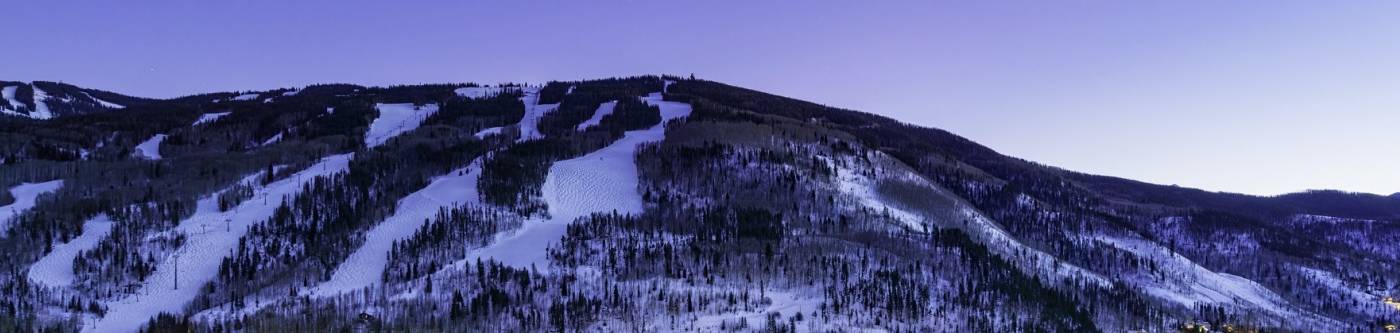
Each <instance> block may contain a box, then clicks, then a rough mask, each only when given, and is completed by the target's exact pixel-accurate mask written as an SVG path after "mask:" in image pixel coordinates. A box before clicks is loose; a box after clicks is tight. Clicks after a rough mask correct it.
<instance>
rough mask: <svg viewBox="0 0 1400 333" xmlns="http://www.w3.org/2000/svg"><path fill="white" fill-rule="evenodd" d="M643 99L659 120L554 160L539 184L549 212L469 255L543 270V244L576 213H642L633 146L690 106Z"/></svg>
mask: <svg viewBox="0 0 1400 333" xmlns="http://www.w3.org/2000/svg"><path fill="white" fill-rule="evenodd" d="M644 101H646V102H647V104H651V105H656V106H659V107H660V108H661V119H662V120H661V123H659V124H657V125H656V126H652V127H650V128H647V129H644V130H637V131H628V132H626V133H625V134H624V136H623V137H622V138H621V139H618V140H617V142H613V144H611V145H608V146H607V147H604V148H603V149H599V150H597V151H594V152H592V153H589V154H587V155H583V156H580V157H578V158H574V159H569V160H564V161H559V162H556V163H554V165H552V166H550V168H549V174H548V176H547V178H546V179H545V183H544V187H543V189H542V192H543V196H544V199H545V202H546V204H547V205H548V206H549V216H550V217H549V218H547V219H531V220H528V221H525V224H524V225H523V226H521V228H520V229H519V230H516V231H515V232H512V233H509V234H506V235H502V236H501V237H498V238H497V240H496V242H495V243H493V244H492V245H490V246H487V247H485V248H482V249H479V250H477V251H474V252H473V253H472V254H471V255H469V256H468V258H467V260H471V261H474V260H476V258H493V259H495V260H497V261H500V262H502V263H505V264H507V265H511V266H516V267H522V268H529V267H535V268H536V269H540V270H544V269H545V268H547V267H548V266H549V261H548V260H547V259H546V257H545V250H546V249H547V248H548V246H549V244H551V243H553V242H556V241H558V240H559V237H560V236H562V235H563V234H564V231H565V230H566V228H567V226H568V225H569V223H571V222H573V221H574V220H575V219H577V218H580V217H583V216H587V215H589V214H592V213H612V212H616V213H620V214H640V213H641V212H642V195H641V193H640V192H639V187H638V180H637V163H636V155H637V148H638V147H640V146H641V145H642V144H644V143H648V142H657V141H660V140H661V139H663V138H665V135H666V122H667V121H670V120H672V119H676V118H682V117H685V116H688V115H690V112H691V108H690V105H689V104H685V103H679V102H668V101H663V100H662V99H661V94H660V93H653V94H651V95H648V96H647V97H646V98H645V99H644Z"/></svg>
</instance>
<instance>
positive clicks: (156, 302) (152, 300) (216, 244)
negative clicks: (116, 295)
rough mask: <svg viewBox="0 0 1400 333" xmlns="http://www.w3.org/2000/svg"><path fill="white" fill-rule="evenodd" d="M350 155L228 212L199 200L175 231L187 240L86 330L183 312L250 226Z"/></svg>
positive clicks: (130, 326)
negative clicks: (182, 234)
mask: <svg viewBox="0 0 1400 333" xmlns="http://www.w3.org/2000/svg"><path fill="white" fill-rule="evenodd" d="M350 158H351V154H341V155H335V156H330V157H326V158H323V159H321V161H320V162H319V163H316V164H315V165H312V166H311V167H308V168H306V169H305V170H302V171H301V172H298V173H296V174H294V175H291V176H288V177H287V178H285V179H282V180H278V181H275V182H272V183H270V184H267V185H266V186H264V187H262V188H259V189H258V190H257V192H255V193H254V196H253V198H251V199H248V200H246V201H244V202H243V203H241V204H239V205H238V206H237V207H236V208H234V209H231V210H229V211H225V212H220V211H219V209H218V196H217V195H211V196H209V197H207V198H204V199H202V200H200V201H199V205H198V208H196V211H195V213H194V215H193V216H191V217H190V218H188V219H185V220H183V221H180V225H178V226H176V227H175V228H174V229H173V230H171V231H172V232H181V233H184V234H185V235H187V236H188V238H187V240H186V241H185V244H184V245H183V246H181V247H180V249H179V250H177V251H175V253H174V254H173V255H171V256H169V257H166V258H162V259H161V260H160V263H159V264H157V266H156V270H155V272H154V274H152V275H151V276H150V277H149V278H147V279H146V280H145V281H144V282H142V283H141V285H140V287H139V289H138V290H137V291H136V293H135V294H132V295H128V296H126V297H125V298H122V299H120V300H115V301H109V302H108V303H107V314H106V315H105V316H103V317H102V319H100V320H98V321H97V322H96V323H95V324H94V325H92V326H87V327H85V328H84V330H83V331H85V332H132V331H136V330H137V329H138V328H140V327H141V325H144V324H145V323H146V322H147V321H148V320H149V319H150V318H151V317H153V316H155V315H157V314H160V313H162V312H166V313H181V312H183V311H184V309H185V305H186V304H188V303H189V302H190V301H191V300H194V298H195V297H197V296H199V295H200V293H201V291H200V288H201V287H203V286H204V284H205V283H207V282H209V281H210V280H212V279H214V277H215V276H216V275H217V274H218V271H219V263H220V262H221V260H222V259H223V258H224V257H225V256H227V255H228V254H229V253H230V252H231V251H232V249H233V248H234V247H236V246H237V245H238V239H239V238H241V237H243V235H244V234H245V233H247V231H248V228H249V227H250V226H252V225H253V224H255V223H259V222H262V221H264V220H267V219H268V218H270V217H271V216H272V213H273V211H274V210H276V209H277V207H278V206H280V205H281V204H282V200H283V199H284V198H286V199H291V198H292V197H294V196H296V195H297V194H299V193H300V192H301V190H302V187H303V185H304V184H306V183H309V182H311V181H312V180H313V179H315V178H316V177H318V176H325V175H331V174H335V173H337V172H341V171H344V170H345V169H346V168H347V166H348V165H349V161H350ZM177 268H178V270H177ZM177 273H178V285H177V284H176V283H177V280H176V278H177ZM177 286H178V288H177Z"/></svg>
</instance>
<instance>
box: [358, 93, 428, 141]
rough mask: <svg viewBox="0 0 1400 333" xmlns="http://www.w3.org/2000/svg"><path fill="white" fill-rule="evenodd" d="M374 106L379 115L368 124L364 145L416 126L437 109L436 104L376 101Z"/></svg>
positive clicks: (387, 139) (390, 137) (385, 139)
mask: <svg viewBox="0 0 1400 333" xmlns="http://www.w3.org/2000/svg"><path fill="white" fill-rule="evenodd" d="M374 108H375V109H377V110H379V117H378V118H374V122H372V123H370V124H369V131H368V132H366V133H365V146H369V147H371V148H373V147H376V146H379V145H382V144H384V143H385V142H388V141H389V139H392V138H394V137H395V136H398V135H399V134H403V133H405V132H408V131H412V130H413V129H415V128H418V125H421V124H423V120H424V119H428V116H430V115H432V114H433V113H437V111H438V105H437V104H425V105H421V106H416V105H413V103H399V104H383V103H378V104H375V105H374Z"/></svg>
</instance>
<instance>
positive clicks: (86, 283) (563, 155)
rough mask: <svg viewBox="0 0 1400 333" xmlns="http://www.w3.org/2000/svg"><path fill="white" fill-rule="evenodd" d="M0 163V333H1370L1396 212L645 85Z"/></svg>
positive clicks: (292, 111)
mask: <svg viewBox="0 0 1400 333" xmlns="http://www.w3.org/2000/svg"><path fill="white" fill-rule="evenodd" d="M0 158H3V159H4V163H0V185H4V186H7V187H9V186H16V185H18V184H31V183H40V182H52V181H56V180H62V183H60V184H61V185H58V186H52V185H51V186H47V187H44V188H45V189H47V190H46V191H47V192H44V193H36V191H32V190H25V191H16V192H15V194H13V195H12V196H14V197H15V198H4V197H0V203H5V202H7V201H12V202H24V203H26V205H27V204H28V203H29V202H33V203H34V204H33V205H32V207H29V208H27V209H25V210H22V211H17V213H16V215H15V216H14V217H13V218H7V219H4V220H0V223H5V225H6V227H7V228H8V231H7V232H6V233H5V234H4V235H3V238H0V251H6V253H12V254H13V255H11V256H5V257H0V268H4V271H8V272H17V273H15V274H9V275H0V287H7V288H5V289H3V290H10V291H11V292H10V293H8V294H6V295H5V296H4V297H0V308H5V309H15V310H14V311H15V313H17V315H16V316H15V317H13V318H14V319H13V320H7V318H6V317H4V316H0V328H5V327H10V328H15V329H16V330H25V331H29V330H37V329H39V328H51V329H54V330H59V331H68V330H89V331H91V330H99V331H100V330H117V331H129V330H134V329H136V328H138V327H146V328H152V329H155V328H161V329H176V330H195V331H221V330H228V329H230V328H233V327H238V328H239V329H242V330H249V331H278V330H303V331H325V330H340V329H361V328H364V329H376V328H377V329H391V330H392V329H401V330H415V329H416V330H472V329H480V328H481V327H496V328H500V329H503V330H520V331H537V330H595V331H606V330H609V329H613V330H616V329H617V327H627V328H629V329H632V330H639V331H693V330H699V331H726V330H747V331H825V330H861V329H883V330H906V331H913V330H919V331H1008V330H1011V331H1016V330H1042V331H1129V330H1139V329H1140V330H1149V331H1168V330H1193V329H1196V328H1198V327H1200V326H1199V325H1202V324H1207V325H1211V326H1212V327H1223V325H1230V326H1231V327H1238V328H1247V329H1267V330H1282V331H1367V330H1372V331H1374V330H1381V329H1383V328H1384V327H1385V325H1386V324H1389V323H1393V322H1396V321H1397V320H1400V318H1397V311H1396V310H1395V309H1396V308H1395V305H1393V304H1392V303H1393V299H1394V297H1397V296H1398V295H1400V293H1398V291H1400V276H1397V275H1396V273H1395V272H1396V271H1397V270H1396V268H1397V267H1396V266H1397V265H1400V211H1397V207H1396V206H1397V205H1396V204H1395V203H1396V202H1400V201H1398V200H1400V196H1397V195H1392V196H1390V197H1384V196H1378V195H1370V194H1355V193H1345V192H1339V191H1311V192H1303V193H1297V194H1289V195H1281V196H1275V197H1258V196H1249V195H1243V194H1232V193H1219V192H1207V191H1203V190H1198V189H1190V188H1181V187H1175V186H1168V185H1155V184H1149V183H1143V182H1137V181H1133V180H1128V179H1123V178H1116V177H1109V176H1096V175H1089V174H1084V173H1078V172H1074V171H1070V170H1065V169H1061V168H1057V167H1052V166H1047V165H1043V164H1039V163H1036V162H1032V161H1027V160H1024V159H1020V158H1016V157H1011V156H1006V155H1003V154H1000V153H998V152H996V151H995V150H993V149H991V148H988V147H985V146H982V145H980V144H977V143H976V142H973V141H971V140H968V139H966V138H964V137H961V136H958V135H955V134H953V133H951V132H948V131H945V130H940V129H936V128H928V127H921V126H916V125H912V124H908V123H904V122H900V121H898V120H895V119H891V118H888V117H883V116H879V115H876V114H872V113H865V112H859V111H853V110H846V109H840V108H833V107H828V106H823V105H820V104H816V103H810V102H806V101H801V100H796V99H791V98H787V97H782V96H776V95H771V94H767V93H763V92H760V91H756V90H751V89H745V88H741V87H735V86H730V85H727V84H723V83H719V82H713V81H706V80H696V79H685V78H680V77H675V76H639V77H622V78H609V79H599V80H580V81H551V82H548V83H545V84H543V85H528V84H500V85H495V86H484V85H477V84H472V83H463V84H430V85H405V86H392V87H362V86H355V85H344V84H331V85H313V86H308V87H303V88H294V89H276V90H268V91H256V92H220V93H209V94H201V95H192V96H186V97H181V98H178V99H170V100H159V101H152V102H150V103H147V104H140V105H135V106H131V107H128V108H126V109H124V110H121V111H119V112H94V113H86V114H74V115H64V116H60V117H55V118H53V119H50V120H43V121H33V120H23V119H19V120H14V121H10V120H0ZM629 166H634V167H635V170H631V168H630V167H629ZM48 184H54V183H48ZM15 188H18V187H15ZM29 188H33V187H32V186H30V187H24V189H29ZM279 198H280V199H279ZM587 207H622V208H613V209H608V210H589V209H586V208H587ZM624 208H625V209H624ZM391 221H398V222H391ZM418 222H422V223H418ZM103 223H111V224H112V225H113V227H112V229H111V230H110V235H109V236H106V237H100V236H89V235H88V234H87V233H88V232H89V231H90V230H102V228H103V227H102V226H103V225H104V224H103ZM235 225H236V226H240V227H239V228H235V227H233V226H235ZM94 238H100V239H97V240H93V239H94ZM70 239H82V240H84V241H82V242H83V243H82V244H81V245H72V243H73V242H76V241H69V240H70ZM58 246H61V247H62V248H63V249H64V250H63V251H61V253H68V254H72V253H78V254H77V255H76V256H75V257H74V258H73V259H72V260H66V259H52V258H50V256H52V255H56V254H53V253H51V251H50V250H49V249H50V248H55V247H58ZM79 246H82V247H86V248H84V249H76V250H75V249H73V247H79ZM53 252H60V251H53ZM182 257H183V258H202V259H200V261H199V262H187V261H182V260H181V259H179V258H182ZM352 258H354V259H352ZM41 259H42V260H41ZM216 261H217V262H216ZM352 263H357V264H352ZM35 265H42V266H39V267H35ZM53 265H58V267H54V266H53ZM346 265H351V266H355V267H347V266H346ZM26 270H28V271H29V272H39V273H31V274H28V275H26V274H23V272H24V271H26ZM187 270H189V271H187ZM54 272H60V273H61V272H72V274H71V276H70V275H65V276H59V277H54V280H56V281H64V282H65V283H64V284H63V285H48V284H46V282H45V281H46V280H48V277H47V276H45V274H59V273H54ZM34 274H38V275H34ZM174 276H181V278H179V282H177V283H172V282H174V281H172V278H173V277H174ZM344 281H353V282H354V283H347V282H344ZM173 285H179V286H180V288H188V289H183V290H184V291H178V292H177V291H176V290H175V289H171V287H172V286H173ZM36 286H37V287H36ZM196 286H197V287H196ZM193 288H200V289H199V290H201V292H199V293H191V292H190V291H192V290H194V289H193ZM140 290H146V291H149V292H154V293H158V294H160V295H168V296H170V297H160V298H161V300H160V301H141V295H142V294H143V293H145V292H139V291H140ZM373 295H382V296H373ZM31 309H33V310H31ZM108 311H112V313H111V314H110V315H109V313H108ZM162 313H164V314H162ZM308 314H309V315H312V316H315V318H316V319H314V320H312V319H307V317H306V316H307V315H308ZM74 318H86V319H87V320H86V321H83V320H74ZM75 322H83V323H82V324H73V323H75ZM93 325H95V326H93Z"/></svg>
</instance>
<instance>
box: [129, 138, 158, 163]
mask: <svg viewBox="0 0 1400 333" xmlns="http://www.w3.org/2000/svg"><path fill="white" fill-rule="evenodd" d="M164 141H165V134H156V135H155V136H152V137H151V138H150V139H146V141H142V142H141V144H138V145H136V151H134V152H132V153H131V155H132V156H136V157H141V158H145V159H149V160H158V159H160V143H161V142H164Z"/></svg>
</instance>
